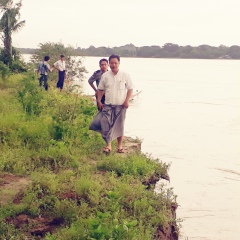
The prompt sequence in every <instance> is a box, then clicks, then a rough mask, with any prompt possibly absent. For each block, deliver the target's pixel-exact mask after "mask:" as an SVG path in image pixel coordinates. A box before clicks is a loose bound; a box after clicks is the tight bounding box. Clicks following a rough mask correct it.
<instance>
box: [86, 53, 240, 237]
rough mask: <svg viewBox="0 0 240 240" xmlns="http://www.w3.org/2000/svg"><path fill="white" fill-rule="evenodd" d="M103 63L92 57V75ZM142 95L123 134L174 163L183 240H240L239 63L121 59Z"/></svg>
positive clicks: (173, 181) (172, 169) (129, 113)
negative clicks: (140, 141) (99, 63)
mask: <svg viewBox="0 0 240 240" xmlns="http://www.w3.org/2000/svg"><path fill="white" fill-rule="evenodd" d="M99 59H100V58H99V57H86V58H85V60H84V65H85V67H86V68H87V70H88V71H89V73H88V74H87V75H86V79H85V81H84V83H83V86H84V92H85V93H86V94H93V91H92V90H91V88H90V87H89V86H88V84H87V78H88V77H90V75H91V74H92V73H93V71H95V70H97V69H98V61H99ZM120 68H121V69H122V70H124V71H126V72H128V73H129V74H130V75H131V77H132V80H133V81H134V85H135V88H136V89H137V90H139V91H140V90H143V91H142V93H141V94H140V95H139V96H138V97H137V98H135V99H134V100H133V101H132V102H131V106H130V108H129V109H128V111H127V117H126V124H125V135H126V136H131V137H138V138H139V139H141V140H142V151H143V152H145V153H148V154H150V155H151V156H152V157H154V158H158V159H160V160H161V161H163V162H167V163H169V164H171V166H170V171H169V175H170V183H166V185H167V187H169V188H173V191H174V194H176V195H177V202H178V204H179V207H178V209H177V218H179V219H180V220H181V221H182V222H181V225H182V227H181V237H180V239H183V240H239V239H240V225H239V224H240V207H239V202H240V61H234V60H193V59H191V60H189V59H187V60H184V59H143V58H136V59H134V58H122V59H121V64H120Z"/></svg>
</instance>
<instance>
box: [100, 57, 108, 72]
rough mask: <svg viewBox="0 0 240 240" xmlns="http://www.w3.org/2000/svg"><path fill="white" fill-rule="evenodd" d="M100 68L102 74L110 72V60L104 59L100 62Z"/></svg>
mask: <svg viewBox="0 0 240 240" xmlns="http://www.w3.org/2000/svg"><path fill="white" fill-rule="evenodd" d="M99 66H100V69H101V71H102V72H106V71H107V70H108V60H107V59H106V58H102V59H101V60H100V61H99Z"/></svg>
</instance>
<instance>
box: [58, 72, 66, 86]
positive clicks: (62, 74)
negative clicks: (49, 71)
mask: <svg viewBox="0 0 240 240" xmlns="http://www.w3.org/2000/svg"><path fill="white" fill-rule="evenodd" d="M64 79H65V70H64V71H58V82H57V88H60V89H63V84H64Z"/></svg>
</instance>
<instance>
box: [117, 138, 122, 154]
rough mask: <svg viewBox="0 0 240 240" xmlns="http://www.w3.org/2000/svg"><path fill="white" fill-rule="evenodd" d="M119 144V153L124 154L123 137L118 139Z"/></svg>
mask: <svg viewBox="0 0 240 240" xmlns="http://www.w3.org/2000/svg"><path fill="white" fill-rule="evenodd" d="M117 142H118V150H117V152H118V153H122V152H123V146H122V143H123V136H120V137H118V138H117Z"/></svg>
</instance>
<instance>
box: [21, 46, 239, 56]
mask: <svg viewBox="0 0 240 240" xmlns="http://www.w3.org/2000/svg"><path fill="white" fill-rule="evenodd" d="M18 50H19V51H20V53H22V54H34V53H35V51H37V49H31V48H18ZM74 54H75V55H78V56H98V57H100V56H109V55H111V54H119V55H120V56H122V57H139V58H191V59H194V58H196V59H240V46H238V45H232V46H230V47H227V46H224V45H220V46H219V47H214V46H210V45H206V44H203V45H199V46H196V47H193V46H190V45H187V46H179V45H178V44H174V43H165V44H164V45H163V46H162V47H161V46H157V45H153V46H142V47H136V46H134V45H133V44H127V45H124V46H120V47H113V48H110V47H94V46H92V45H91V46H89V47H88V48H81V47H78V48H75V50H74Z"/></svg>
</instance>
